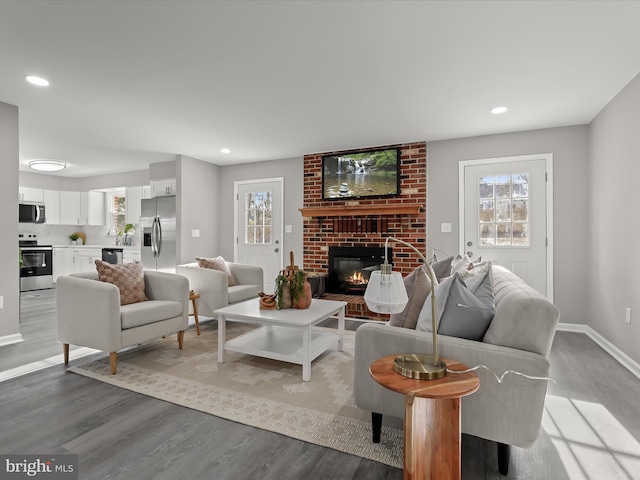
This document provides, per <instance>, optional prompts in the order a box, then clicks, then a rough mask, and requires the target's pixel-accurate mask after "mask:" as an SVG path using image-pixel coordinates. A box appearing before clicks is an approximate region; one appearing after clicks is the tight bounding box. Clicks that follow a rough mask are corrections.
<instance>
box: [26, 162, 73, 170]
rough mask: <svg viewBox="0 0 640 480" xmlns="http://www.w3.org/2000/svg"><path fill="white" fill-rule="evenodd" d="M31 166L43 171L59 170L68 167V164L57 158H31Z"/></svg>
mask: <svg viewBox="0 0 640 480" xmlns="http://www.w3.org/2000/svg"><path fill="white" fill-rule="evenodd" d="M29 166H30V167H31V168H33V169H34V170H40V171H41V172H57V171H58V170H64V169H65V168H67V164H66V163H64V162H59V161H57V160H31V161H30V162H29Z"/></svg>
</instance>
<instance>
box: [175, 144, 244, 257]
mask: <svg viewBox="0 0 640 480" xmlns="http://www.w3.org/2000/svg"><path fill="white" fill-rule="evenodd" d="M176 177H177V178H176V181H177V184H178V185H177V190H178V195H177V207H176V208H177V212H179V213H178V215H177V224H176V228H177V229H178V230H177V231H178V236H179V239H178V245H177V248H178V251H177V255H176V260H177V262H178V264H182V263H190V262H194V261H195V257H196V256H198V257H217V256H218V255H220V253H219V247H218V245H219V238H220V237H221V236H227V235H228V234H229V230H230V229H229V228H227V227H225V224H224V223H221V222H220V221H219V216H220V212H221V210H225V209H224V208H221V207H220V201H219V189H220V167H219V166H217V165H212V164H211V163H207V162H203V161H201V160H196V159H195V158H191V157H187V156H185V155H178V156H177V158H176ZM192 230H199V231H200V236H199V237H193V236H192ZM231 232H233V229H231ZM225 258H228V259H229V260H230V259H231V258H232V257H225Z"/></svg>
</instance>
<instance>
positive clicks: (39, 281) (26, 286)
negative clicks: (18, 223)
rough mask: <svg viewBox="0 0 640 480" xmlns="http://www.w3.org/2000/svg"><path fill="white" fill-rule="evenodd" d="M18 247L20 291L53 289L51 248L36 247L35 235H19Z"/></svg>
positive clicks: (47, 246) (49, 246)
mask: <svg viewBox="0 0 640 480" xmlns="http://www.w3.org/2000/svg"><path fill="white" fill-rule="evenodd" d="M18 246H19V247H20V250H21V251H22V262H23V263H24V266H22V267H20V291H21V292H28V291H31V290H42V289H45V288H53V247H52V246H51V245H38V235H37V234H35V233H19V234H18Z"/></svg>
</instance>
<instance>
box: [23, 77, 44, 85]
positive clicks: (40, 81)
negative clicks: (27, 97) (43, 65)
mask: <svg viewBox="0 0 640 480" xmlns="http://www.w3.org/2000/svg"><path fill="white" fill-rule="evenodd" d="M24 79H25V80H26V81H27V82H29V83H31V84H32V85H37V86H39V87H48V86H49V80H47V79H46V78H42V77H36V76H35V75H25V76H24Z"/></svg>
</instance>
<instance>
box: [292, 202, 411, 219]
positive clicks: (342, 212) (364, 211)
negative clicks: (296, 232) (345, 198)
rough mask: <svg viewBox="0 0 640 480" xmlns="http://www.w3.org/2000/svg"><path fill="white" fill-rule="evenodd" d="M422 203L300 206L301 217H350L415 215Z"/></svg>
mask: <svg viewBox="0 0 640 480" xmlns="http://www.w3.org/2000/svg"><path fill="white" fill-rule="evenodd" d="M421 208H422V205H420V204H419V203H398V204H395V205H354V206H345V205H340V206H335V207H305V208H300V209H299V210H300V213H302V216H303V217H352V216H359V217H365V216H376V217H378V216H380V215H417V214H418V213H420V209H421Z"/></svg>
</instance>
